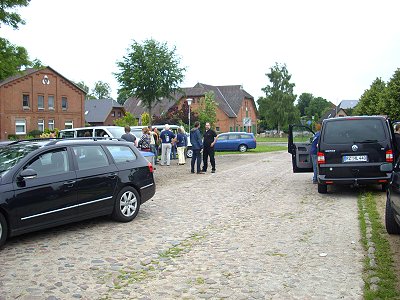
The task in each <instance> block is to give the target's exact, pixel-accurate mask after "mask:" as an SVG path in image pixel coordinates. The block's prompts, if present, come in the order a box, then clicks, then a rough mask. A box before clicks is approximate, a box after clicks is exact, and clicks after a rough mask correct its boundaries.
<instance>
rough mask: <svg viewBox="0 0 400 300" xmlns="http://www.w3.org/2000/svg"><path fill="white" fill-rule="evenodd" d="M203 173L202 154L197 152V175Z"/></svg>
mask: <svg viewBox="0 0 400 300" xmlns="http://www.w3.org/2000/svg"><path fill="white" fill-rule="evenodd" d="M200 172H201V152H200V150H197V173H200Z"/></svg>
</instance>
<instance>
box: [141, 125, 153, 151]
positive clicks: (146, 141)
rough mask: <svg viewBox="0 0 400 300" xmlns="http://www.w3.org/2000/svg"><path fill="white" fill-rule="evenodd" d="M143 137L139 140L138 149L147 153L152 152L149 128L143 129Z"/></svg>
mask: <svg viewBox="0 0 400 300" xmlns="http://www.w3.org/2000/svg"><path fill="white" fill-rule="evenodd" d="M142 133H143V134H142V136H141V137H140V139H139V142H138V147H139V148H140V149H141V150H142V151H145V152H150V151H151V148H150V143H151V136H150V133H149V129H148V128H147V127H143V129H142Z"/></svg>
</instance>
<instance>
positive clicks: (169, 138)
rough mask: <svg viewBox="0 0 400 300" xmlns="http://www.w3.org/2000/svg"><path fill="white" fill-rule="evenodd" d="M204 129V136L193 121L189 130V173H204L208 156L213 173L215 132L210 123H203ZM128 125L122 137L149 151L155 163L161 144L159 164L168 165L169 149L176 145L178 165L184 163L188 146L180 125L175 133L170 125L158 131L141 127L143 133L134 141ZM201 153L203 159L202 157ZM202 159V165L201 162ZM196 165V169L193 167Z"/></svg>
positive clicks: (198, 124)
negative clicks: (190, 154)
mask: <svg viewBox="0 0 400 300" xmlns="http://www.w3.org/2000/svg"><path fill="white" fill-rule="evenodd" d="M205 128H206V131H205V133H204V138H203V137H202V134H201V132H200V122H198V121H197V122H195V123H194V128H193V129H192V130H191V131H190V141H191V144H192V151H193V156H192V160H191V165H190V166H191V173H197V174H204V173H205V172H207V168H208V158H210V163H211V173H215V155H214V154H215V151H214V145H215V142H216V141H217V134H216V132H215V131H214V130H212V129H211V126H210V123H206V124H205ZM130 131H131V128H130V126H128V125H127V126H125V134H123V135H122V136H121V138H122V139H124V140H126V141H128V142H132V143H134V144H135V145H136V146H137V147H138V148H140V149H141V150H142V151H151V152H153V153H154V155H155V163H156V164H157V163H158V160H157V158H158V147H159V145H160V146H161V159H160V165H161V166H164V165H166V166H169V165H170V164H171V151H172V149H173V147H176V149H177V152H178V159H179V160H178V165H184V164H185V163H186V159H185V158H186V148H187V146H188V139H187V136H186V133H185V130H184V129H183V128H182V127H180V128H178V132H177V134H176V135H175V133H173V132H172V131H171V130H170V126H169V125H168V124H165V126H164V130H163V131H161V133H160V134H159V133H158V130H157V128H156V127H154V128H153V130H151V126H148V127H143V129H142V133H143V135H142V136H141V138H140V139H139V141H138V142H136V137H135V136H134V135H133V134H132V133H130ZM202 155H203V159H202ZM202 161H203V167H201V162H202ZM195 166H196V169H195Z"/></svg>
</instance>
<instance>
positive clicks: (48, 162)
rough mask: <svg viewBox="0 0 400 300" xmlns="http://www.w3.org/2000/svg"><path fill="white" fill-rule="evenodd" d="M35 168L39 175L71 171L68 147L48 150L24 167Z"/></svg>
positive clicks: (52, 174)
mask: <svg viewBox="0 0 400 300" xmlns="http://www.w3.org/2000/svg"><path fill="white" fill-rule="evenodd" d="M28 168H29V169H33V170H35V171H36V172H37V177H45V176H54V175H59V174H62V173H65V172H68V171H69V164H68V153H67V150H66V149H62V150H56V151H51V152H47V153H44V154H41V155H39V156H38V157H36V158H35V159H34V160H33V161H32V162H31V163H29V164H28V165H27V166H25V168H24V169H28Z"/></svg>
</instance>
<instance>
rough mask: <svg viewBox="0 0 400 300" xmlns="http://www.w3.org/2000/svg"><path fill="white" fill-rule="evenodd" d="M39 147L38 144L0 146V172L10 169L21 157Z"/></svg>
mask: <svg viewBox="0 0 400 300" xmlns="http://www.w3.org/2000/svg"><path fill="white" fill-rule="evenodd" d="M38 148H40V145H38V144H29V145H26V144H25V145H24V144H17V145H9V146H4V147H0V174H2V173H4V172H6V171H8V170H10V169H11V168H12V167H13V166H15V165H16V164H17V163H18V162H19V161H20V160H21V159H23V158H24V157H25V156H26V155H28V154H29V153H31V152H32V151H34V150H36V149H38Z"/></svg>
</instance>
